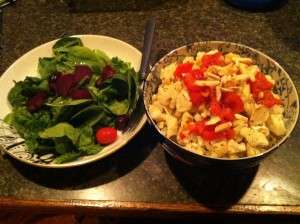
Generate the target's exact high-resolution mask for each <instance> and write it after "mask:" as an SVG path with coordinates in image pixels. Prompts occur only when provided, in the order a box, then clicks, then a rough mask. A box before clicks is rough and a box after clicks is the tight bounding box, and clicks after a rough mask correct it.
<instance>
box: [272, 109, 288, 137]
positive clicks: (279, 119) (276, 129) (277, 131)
mask: <svg viewBox="0 0 300 224" xmlns="http://www.w3.org/2000/svg"><path fill="white" fill-rule="evenodd" d="M267 126H268V128H269V129H270V131H271V132H272V133H273V134H274V135H276V136H282V135H284V134H285V133H286V128H285V125H284V120H283V115H282V114H271V115H270V116H269V119H268V121H267Z"/></svg>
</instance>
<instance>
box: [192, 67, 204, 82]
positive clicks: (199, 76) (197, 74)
mask: <svg viewBox="0 0 300 224" xmlns="http://www.w3.org/2000/svg"><path fill="white" fill-rule="evenodd" d="M191 74H192V75H193V77H194V78H195V79H198V80H199V79H200V80H201V79H204V71H203V69H193V70H192V71H191Z"/></svg>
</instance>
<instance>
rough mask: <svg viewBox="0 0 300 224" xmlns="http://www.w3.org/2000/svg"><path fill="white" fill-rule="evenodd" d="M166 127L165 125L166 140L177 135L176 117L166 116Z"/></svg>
mask: <svg viewBox="0 0 300 224" xmlns="http://www.w3.org/2000/svg"><path fill="white" fill-rule="evenodd" d="M166 125H167V133H166V136H167V138H170V137H172V136H176V135H177V131H178V120H177V118H176V117H174V116H172V115H170V114H166Z"/></svg>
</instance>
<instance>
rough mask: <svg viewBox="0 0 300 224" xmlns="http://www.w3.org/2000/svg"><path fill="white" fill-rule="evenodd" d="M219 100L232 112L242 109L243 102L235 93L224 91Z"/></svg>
mask: <svg viewBox="0 0 300 224" xmlns="http://www.w3.org/2000/svg"><path fill="white" fill-rule="evenodd" d="M221 101H222V103H223V104H224V106H225V107H228V108H230V109H231V110H232V112H233V113H240V112H243V111H244V103H243V101H242V99H241V97H240V96H239V95H238V94H237V93H234V92H228V93H225V94H223V96H222V99H221Z"/></svg>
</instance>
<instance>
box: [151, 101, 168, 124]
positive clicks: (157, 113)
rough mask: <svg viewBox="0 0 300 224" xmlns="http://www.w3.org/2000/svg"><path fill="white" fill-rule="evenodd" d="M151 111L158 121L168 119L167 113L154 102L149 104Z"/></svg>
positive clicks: (154, 118) (153, 117)
mask: <svg viewBox="0 0 300 224" xmlns="http://www.w3.org/2000/svg"><path fill="white" fill-rule="evenodd" d="M149 113H150V116H151V117H152V119H153V120H154V121H156V122H160V121H164V120H165V119H166V115H165V114H164V113H163V112H162V110H161V108H159V107H158V106H156V105H154V104H151V105H150V106H149Z"/></svg>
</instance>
